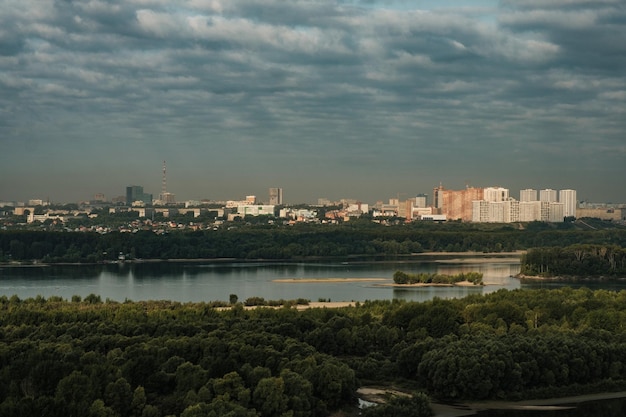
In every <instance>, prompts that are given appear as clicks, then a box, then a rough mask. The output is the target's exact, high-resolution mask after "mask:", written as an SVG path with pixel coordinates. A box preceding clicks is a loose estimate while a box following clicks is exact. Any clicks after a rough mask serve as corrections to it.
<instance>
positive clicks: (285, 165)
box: [0, 0, 626, 203]
mask: <svg viewBox="0 0 626 417" xmlns="http://www.w3.org/2000/svg"><path fill="white" fill-rule="evenodd" d="M163 160H166V161H167V174H168V175H167V178H168V180H167V188H168V191H170V192H172V193H174V194H176V196H177V198H178V199H179V200H180V199H192V198H193V199H200V198H210V199H214V200H219V199H238V198H243V197H244V196H245V195H249V194H255V195H257V196H258V197H259V198H261V199H265V200H266V199H267V198H268V197H267V192H268V191H267V190H268V188H269V187H282V188H283V189H284V195H285V200H286V201H287V202H289V203H296V202H316V201H317V198H319V197H327V198H330V199H339V198H344V197H345V198H356V199H360V200H363V201H365V202H372V203H373V202H375V201H376V200H387V199H388V198H391V197H395V196H397V195H400V196H401V198H404V196H412V195H416V194H418V193H427V194H429V195H430V194H432V188H433V186H435V185H438V184H439V183H443V185H444V186H445V187H446V188H450V189H460V188H463V187H465V185H466V184H467V185H471V186H503V187H506V188H509V189H510V190H511V194H512V195H513V196H515V197H518V195H519V194H518V192H519V189H521V188H554V189H562V188H574V189H577V190H578V198H579V199H584V200H587V201H597V202H600V201H613V202H626V186H624V181H625V179H626V3H624V0H502V1H497V0H473V1H469V0H466V1H462V0H452V1H441V0H440V1H437V0H428V1H419V0H412V1H401V0H398V1H394V0H388V1H375V0H370V1H366V0H363V1H359V0H352V1H349V0H345V1H344V0H187V1H185V0H178V1H175V0H124V1H108V0H107V1H105V0H54V1H52V0H46V1H42V0H0V201H3V200H4V201H7V200H25V199H29V198H44V199H45V198H50V200H52V201H55V202H64V201H78V200H85V199H89V198H92V197H93V195H94V194H95V193H97V192H102V193H105V195H106V197H107V198H112V197H115V196H118V195H122V194H124V192H125V187H126V186H127V185H131V184H137V185H143V186H144V189H145V190H146V191H147V192H151V193H153V194H154V195H155V196H156V195H157V194H158V193H159V191H160V189H161V178H162V164H163Z"/></svg>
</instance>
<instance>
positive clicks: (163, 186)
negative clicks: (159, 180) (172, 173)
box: [161, 161, 167, 196]
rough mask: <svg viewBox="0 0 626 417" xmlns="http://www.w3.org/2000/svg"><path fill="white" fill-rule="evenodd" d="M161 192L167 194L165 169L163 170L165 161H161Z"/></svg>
mask: <svg viewBox="0 0 626 417" xmlns="http://www.w3.org/2000/svg"><path fill="white" fill-rule="evenodd" d="M161 194H162V195H163V196H165V194H167V177H166V170H165V161H163V185H162V190H161Z"/></svg>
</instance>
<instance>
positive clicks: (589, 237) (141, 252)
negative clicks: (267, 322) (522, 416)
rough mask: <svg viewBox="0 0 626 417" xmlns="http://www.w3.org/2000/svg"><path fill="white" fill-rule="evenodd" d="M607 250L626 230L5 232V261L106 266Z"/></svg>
mask: <svg viewBox="0 0 626 417" xmlns="http://www.w3.org/2000/svg"><path fill="white" fill-rule="evenodd" d="M576 243H580V244H603V245H617V246H621V247H626V229H618V228H614V229H606V230H576V229H564V230H561V229H558V228H554V227H551V226H545V225H541V224H538V225H535V224H530V225H528V227H527V228H526V229H524V230H518V229H514V228H512V227H510V226H498V227H493V226H489V225H486V226H485V225H472V224H463V223H450V224H442V225H437V224H425V223H421V224H418V223H416V224H409V225H402V226H382V225H378V224H374V223H371V222H364V221H363V222H359V221H355V222H354V223H352V222H349V223H345V224H343V225H337V226H331V225H298V226H294V227H285V226H254V225H253V226H241V227H237V228H234V229H231V230H225V229H220V230H211V231H187V232H186V231H181V232H172V233H169V234H164V235H158V234H155V233H153V232H151V231H138V232H136V233H122V232H112V233H107V234H102V235H101V234H97V233H84V232H51V231H20V230H18V231H12V230H11V231H0V262H2V261H4V262H6V261H10V260H13V261H32V260H38V261H43V262H47V263H53V262H102V261H111V260H115V259H117V257H118V255H119V254H120V253H121V254H123V255H125V256H126V257H127V258H128V259H139V258H141V259H201V258H205V259H215V258H234V259H286V260H297V259H303V258H310V257H346V256H357V255H358V256H402V255H408V254H411V253H420V252H433V251H443V252H451V251H454V252H457V251H459V252H464V251H476V252H490V253H491V252H496V253H497V252H502V251H515V250H524V249H528V248H532V247H546V246H567V245H571V244H576Z"/></svg>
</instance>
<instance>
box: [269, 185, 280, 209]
mask: <svg viewBox="0 0 626 417" xmlns="http://www.w3.org/2000/svg"><path fill="white" fill-rule="evenodd" d="M270 204H272V205H275V206H278V205H281V204H283V189H282V188H270Z"/></svg>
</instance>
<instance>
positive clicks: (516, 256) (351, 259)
mask: <svg viewBox="0 0 626 417" xmlns="http://www.w3.org/2000/svg"><path fill="white" fill-rule="evenodd" d="M525 253H526V251H512V252H489V253H485V252H473V251H468V252H439V251H438V252H420V253H410V254H397V255H393V256H371V255H353V256H339V257H338V256H310V257H301V258H285V259H271V258H255V259H240V258H149V259H148V258H146V259H144V258H124V259H117V260H101V261H97V262H44V261H42V260H21V261H16V260H13V261H0V267H11V266H15V267H20V266H24V267H27V266H72V265H77V266H82V265H111V264H113V265H114V264H120V263H123V264H142V263H207V264H210V263H257V262H261V263H284V262H288V263H298V262H306V261H343V262H348V263H360V262H381V263H384V262H403V261H406V262H411V261H413V260H416V259H422V258H438V259H434V261H435V262H438V263H499V262H502V263H510V262H519V260H520V259H521V257H522V256H523V255H524V254H525Z"/></svg>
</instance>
